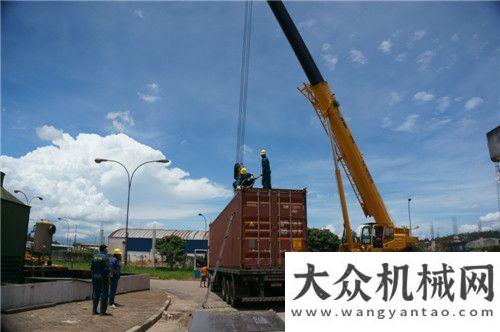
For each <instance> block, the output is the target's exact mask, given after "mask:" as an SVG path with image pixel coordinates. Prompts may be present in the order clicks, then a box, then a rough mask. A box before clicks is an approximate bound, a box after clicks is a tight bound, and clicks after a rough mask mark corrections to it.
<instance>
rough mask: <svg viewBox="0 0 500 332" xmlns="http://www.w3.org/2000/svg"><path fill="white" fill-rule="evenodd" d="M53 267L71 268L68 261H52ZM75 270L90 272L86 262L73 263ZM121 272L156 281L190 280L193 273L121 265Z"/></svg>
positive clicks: (185, 270)
mask: <svg viewBox="0 0 500 332" xmlns="http://www.w3.org/2000/svg"><path fill="white" fill-rule="evenodd" d="M53 265H62V266H66V267H68V268H71V262H68V261H53ZM73 269H75V270H86V271H89V270H90V263H88V262H73ZM122 271H123V272H126V273H132V274H148V275H149V276H150V277H152V278H158V279H176V280H191V279H193V276H194V272H193V270H192V269H168V268H166V267H156V268H153V267H150V266H134V265H129V266H128V267H127V268H126V269H125V267H124V266H123V265H122Z"/></svg>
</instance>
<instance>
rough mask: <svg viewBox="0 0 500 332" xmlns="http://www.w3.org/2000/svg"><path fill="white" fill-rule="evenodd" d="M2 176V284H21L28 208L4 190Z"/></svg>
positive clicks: (28, 215)
mask: <svg viewBox="0 0 500 332" xmlns="http://www.w3.org/2000/svg"><path fill="white" fill-rule="evenodd" d="M4 176H5V173H3V172H1V186H2V206H1V208H2V211H1V219H0V223H1V225H2V227H1V228H2V229H1V230H2V245H1V247H2V248H1V249H2V264H1V268H2V270H1V271H2V272H1V277H2V283H4V282H23V279H24V277H23V275H24V250H25V249H26V234H27V232H28V221H29V217H30V207H29V206H28V205H26V204H24V203H23V202H21V201H20V200H19V199H17V198H16V197H15V196H14V195H12V194H11V193H9V192H8V191H7V190H5V189H4V187H3V179H4Z"/></svg>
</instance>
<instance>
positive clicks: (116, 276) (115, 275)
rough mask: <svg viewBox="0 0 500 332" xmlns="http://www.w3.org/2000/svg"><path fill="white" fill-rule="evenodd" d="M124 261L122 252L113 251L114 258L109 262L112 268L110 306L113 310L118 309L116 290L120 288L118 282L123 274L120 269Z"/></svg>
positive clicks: (118, 250)
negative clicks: (121, 262)
mask: <svg viewBox="0 0 500 332" xmlns="http://www.w3.org/2000/svg"><path fill="white" fill-rule="evenodd" d="M121 260H122V251H121V250H120V249H118V248H116V249H115V250H114V251H113V258H111V259H110V261H109V266H110V268H111V287H110V290H109V305H110V306H111V308H116V302H115V295H116V289H117V288H118V280H120V276H121V274H122V269H121V267H120V261H121Z"/></svg>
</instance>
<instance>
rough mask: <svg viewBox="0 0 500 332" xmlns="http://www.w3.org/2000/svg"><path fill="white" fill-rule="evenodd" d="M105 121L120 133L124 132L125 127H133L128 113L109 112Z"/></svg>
mask: <svg viewBox="0 0 500 332" xmlns="http://www.w3.org/2000/svg"><path fill="white" fill-rule="evenodd" d="M106 119H107V120H110V121H111V123H112V125H113V128H114V129H115V130H116V131H117V132H120V133H121V132H124V131H125V129H126V127H133V126H134V125H135V123H134V119H133V118H132V115H131V114H130V111H124V112H109V113H108V114H106Z"/></svg>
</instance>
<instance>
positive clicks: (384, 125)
mask: <svg viewBox="0 0 500 332" xmlns="http://www.w3.org/2000/svg"><path fill="white" fill-rule="evenodd" d="M391 125H392V120H391V118H390V117H388V116H386V117H384V118H383V119H382V128H389V127H390V126H391Z"/></svg>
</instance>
